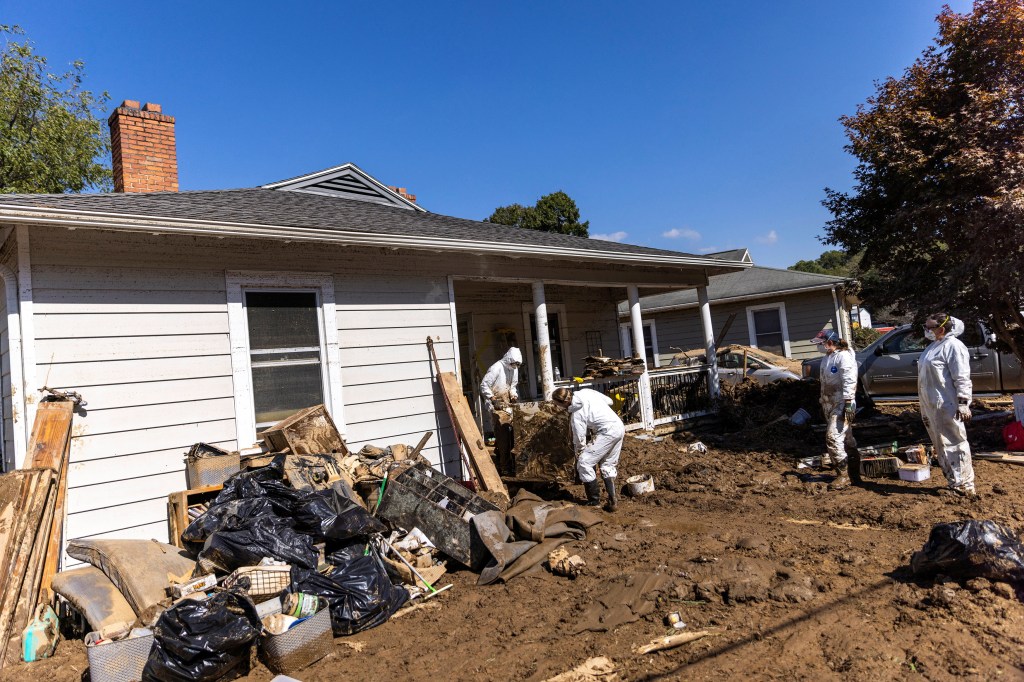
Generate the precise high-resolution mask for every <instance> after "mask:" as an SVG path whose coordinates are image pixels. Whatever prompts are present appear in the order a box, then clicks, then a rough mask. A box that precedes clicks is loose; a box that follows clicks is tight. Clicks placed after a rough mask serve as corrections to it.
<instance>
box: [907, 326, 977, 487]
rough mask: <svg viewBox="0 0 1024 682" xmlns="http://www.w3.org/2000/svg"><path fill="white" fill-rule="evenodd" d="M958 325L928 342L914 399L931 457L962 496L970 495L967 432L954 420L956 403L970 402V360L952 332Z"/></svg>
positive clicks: (972, 482)
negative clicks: (916, 401)
mask: <svg viewBox="0 0 1024 682" xmlns="http://www.w3.org/2000/svg"><path fill="white" fill-rule="evenodd" d="M962 330H963V325H962V323H961V324H960V325H959V327H958V325H957V320H955V319H954V320H953V331H951V332H949V333H947V334H946V335H945V336H944V337H943V338H942V340H941V341H932V342H931V343H930V344H929V345H928V347H927V348H925V349H924V352H923V353H921V359H920V361H919V366H918V370H917V395H918V397H919V399H920V401H921V418H922V419H923V420H924V427H925V429H927V430H928V437H929V438H931V441H932V446H933V447H934V448H935V457H936V459H938V460H939V465H940V466H941V467H942V473H944V474H945V475H946V480H947V481H948V482H949V487H950V488H953V489H954V490H959V491H962V492H965V493H972V492H974V466H973V465H972V464H971V446H970V444H969V443H968V442H967V429H966V428H964V423H963V422H962V421H960V420H959V419H957V418H956V413H957V401H958V400H959V399H963V400H966V401H968V402H970V400H971V398H972V389H973V387H972V385H971V359H970V354H969V353H968V351H967V346H965V345H964V344H963V342H962V341H961V340H960V339H958V338H956V336H957V334H955V333H954V332H958V331H962Z"/></svg>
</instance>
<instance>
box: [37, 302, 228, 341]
mask: <svg viewBox="0 0 1024 682" xmlns="http://www.w3.org/2000/svg"><path fill="white" fill-rule="evenodd" d="M35 319H36V340H37V341H41V340H43V339H67V337H68V336H69V332H70V330H74V331H73V332H70V334H71V335H73V336H74V338H75V340H76V342H78V340H79V339H84V338H103V337H128V336H147V337H148V336H167V335H174V334H180V333H181V332H182V331H186V330H187V331H188V333H189V334H227V332H228V313H227V304H225V305H224V309H223V310H221V311H218V312H212V313H153V312H150V313H127V314H121V313H86V314H77V313H61V314H53V313H51V314H48V315H36V316H35Z"/></svg>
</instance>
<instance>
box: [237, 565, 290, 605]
mask: <svg viewBox="0 0 1024 682" xmlns="http://www.w3.org/2000/svg"><path fill="white" fill-rule="evenodd" d="M291 570H292V569H291V566H245V567H243V568H239V569H238V570H236V571H235V572H234V573H232V574H231V575H229V576H228V577H226V578H224V583H223V585H222V587H226V588H230V587H240V588H241V589H243V590H245V593H246V594H248V595H249V598H250V599H252V600H253V601H254V602H257V603H258V602H261V601H264V600H267V599H272V598H273V597H276V596H277V595H279V594H281V593H282V592H284V591H285V590H287V589H288V586H289V585H290V584H291V581H292V574H291ZM246 583H248V584H246Z"/></svg>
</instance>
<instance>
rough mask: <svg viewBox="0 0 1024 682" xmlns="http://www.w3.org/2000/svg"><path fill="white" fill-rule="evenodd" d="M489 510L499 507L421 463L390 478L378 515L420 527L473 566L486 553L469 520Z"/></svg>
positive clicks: (445, 549) (408, 527)
mask: <svg viewBox="0 0 1024 682" xmlns="http://www.w3.org/2000/svg"><path fill="white" fill-rule="evenodd" d="M486 511H498V508H497V507H495V506H494V505H493V504H491V503H490V502H488V501H487V500H485V499H483V498H482V497H480V496H479V495H475V494H473V493H472V492H471V491H470V490H469V489H467V488H465V487H463V486H462V485H460V484H459V483H457V482H456V481H454V480H452V479H451V478H448V477H447V476H445V475H444V474H442V473H441V472H439V471H437V470H435V469H432V468H431V467H429V466H426V465H424V464H420V463H417V464H413V465H412V466H410V467H408V468H406V469H404V470H401V471H400V473H397V474H392V475H391V476H390V477H389V478H388V480H387V483H386V484H385V486H384V493H383V495H381V498H380V505H379V506H378V507H377V511H376V515H377V516H378V517H380V518H382V519H384V520H385V521H388V522H389V523H391V524H392V525H394V526H398V527H401V528H404V529H406V530H412V529H413V528H419V529H420V530H421V531H422V532H423V534H424V535H426V536H427V538H428V539H429V540H430V541H431V542H432V543H433V544H434V545H435V546H436V547H437V548H438V549H439V550H441V551H442V552H444V553H445V554H447V555H448V556H450V557H451V558H453V559H455V560H456V561H458V562H460V563H462V564H464V565H466V566H469V567H471V568H472V567H474V566H478V565H480V562H481V561H483V560H485V559H486V554H485V553H484V552H483V551H482V548H481V547H477V546H475V544H474V543H471V541H470V529H469V521H470V519H472V518H473V516H475V515H476V514H480V513H483V512H486Z"/></svg>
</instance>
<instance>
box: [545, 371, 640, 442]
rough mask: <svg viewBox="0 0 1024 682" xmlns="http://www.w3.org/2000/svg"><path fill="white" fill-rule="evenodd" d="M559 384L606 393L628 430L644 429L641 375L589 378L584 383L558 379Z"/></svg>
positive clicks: (557, 383) (569, 387)
mask: <svg viewBox="0 0 1024 682" xmlns="http://www.w3.org/2000/svg"><path fill="white" fill-rule="evenodd" d="M555 384H556V385H557V386H565V387H566V388H568V389H576V388H591V389H593V390H595V391H598V392H599V393H604V394H605V395H606V396H608V397H609V398H611V399H612V401H613V403H614V404H613V405H612V408H613V409H614V410H615V412H616V413H617V414H618V415H619V418H621V419H622V423H623V424H625V426H626V430H627V431H633V430H636V429H642V428H643V427H644V421H643V417H642V415H641V411H640V377H639V375H633V376H615V377H604V378H601V379H587V380H586V381H584V382H583V383H582V384H580V383H576V382H575V381H558V382H555Z"/></svg>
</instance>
